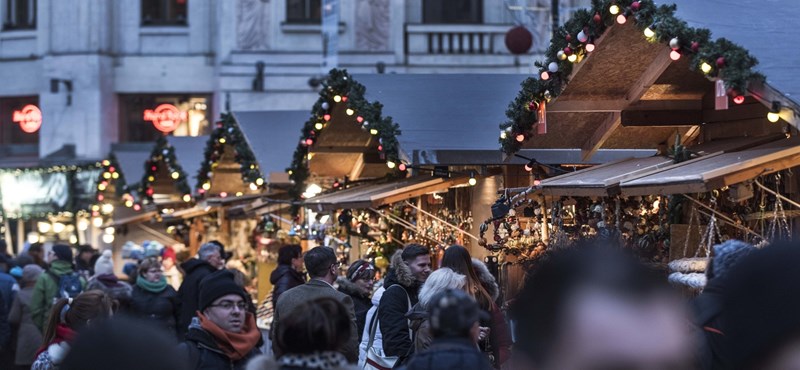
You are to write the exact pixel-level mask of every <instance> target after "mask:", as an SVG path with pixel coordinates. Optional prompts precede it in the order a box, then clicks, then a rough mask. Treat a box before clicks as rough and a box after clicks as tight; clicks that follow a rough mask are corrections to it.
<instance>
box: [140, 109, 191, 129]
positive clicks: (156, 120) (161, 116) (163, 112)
mask: <svg viewBox="0 0 800 370" xmlns="http://www.w3.org/2000/svg"><path fill="white" fill-rule="evenodd" d="M187 117H188V115H187V114H186V112H183V111H181V110H179V109H178V107H176V106H174V105H172V104H161V105H159V106H157V107H156V109H148V110H145V111H144V120H145V121H150V122H153V126H155V127H156V129H157V130H158V131H161V132H163V133H169V132H172V131H175V129H177V128H178V125H179V124H180V123H181V122H183V121H186V119H187Z"/></svg>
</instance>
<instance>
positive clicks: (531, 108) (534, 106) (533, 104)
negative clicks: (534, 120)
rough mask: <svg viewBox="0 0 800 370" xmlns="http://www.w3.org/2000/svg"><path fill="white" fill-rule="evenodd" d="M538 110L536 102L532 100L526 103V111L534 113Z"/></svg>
mask: <svg viewBox="0 0 800 370" xmlns="http://www.w3.org/2000/svg"><path fill="white" fill-rule="evenodd" d="M538 109H539V104H538V103H536V101H533V100H531V102H530V103H528V110H529V111H531V112H535V111H537V110H538Z"/></svg>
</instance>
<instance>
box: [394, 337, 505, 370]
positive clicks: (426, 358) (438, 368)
mask: <svg viewBox="0 0 800 370" xmlns="http://www.w3.org/2000/svg"><path fill="white" fill-rule="evenodd" d="M401 369H405V370H434V369H435V370H464V369H470V370H489V369H491V366H490V365H489V361H488V360H486V356H484V355H483V353H481V352H480V351H479V350H478V349H477V348H475V344H474V343H472V341H471V340H469V339H466V338H439V339H435V340H434V341H433V342H431V345H430V347H428V349H427V350H425V351H422V352H420V353H418V354H416V355H414V357H412V358H411V359H410V360H409V361H408V364H407V365H406V366H405V367H401Z"/></svg>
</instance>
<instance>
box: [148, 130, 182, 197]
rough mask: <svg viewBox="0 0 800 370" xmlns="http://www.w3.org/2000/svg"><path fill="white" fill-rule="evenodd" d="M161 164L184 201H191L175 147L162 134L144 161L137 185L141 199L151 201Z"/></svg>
mask: <svg viewBox="0 0 800 370" xmlns="http://www.w3.org/2000/svg"><path fill="white" fill-rule="evenodd" d="M161 166H166V171H167V173H169V176H170V179H167V181H170V182H173V183H174V184H175V189H176V190H177V191H178V193H179V194H180V195H181V197H182V199H183V200H184V201H185V202H189V201H191V200H192V199H191V196H192V195H191V194H192V189H191V187H190V186H189V181H187V175H186V172H184V171H183V167H181V165H180V164H179V163H178V159H177V158H176V157H175V148H174V147H173V146H172V145H170V144H169V142H168V141H167V139H166V138H165V137H164V136H161V137H159V138H158V140H156V145H155V147H153V151H152V152H151V153H150V159H148V160H147V161H145V162H144V175H143V176H142V180H141V181H140V182H139V185H138V186H137V191H138V193H139V197H140V199H141V201H142V202H143V203H145V204H147V203H152V202H153V193H154V189H153V183H154V182H155V181H156V176H157V175H158V171H159V169H160V167H161Z"/></svg>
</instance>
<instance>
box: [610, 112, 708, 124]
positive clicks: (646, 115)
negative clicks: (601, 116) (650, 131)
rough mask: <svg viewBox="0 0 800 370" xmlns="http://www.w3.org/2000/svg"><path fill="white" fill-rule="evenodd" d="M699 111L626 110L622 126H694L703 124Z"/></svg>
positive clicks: (701, 113)
mask: <svg viewBox="0 0 800 370" xmlns="http://www.w3.org/2000/svg"><path fill="white" fill-rule="evenodd" d="M703 122H704V121H703V112H702V111H698V110H688V111H687V110H644V111H640V110H626V111H623V112H622V126H693V125H699V124H701V123H703Z"/></svg>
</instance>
